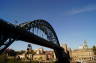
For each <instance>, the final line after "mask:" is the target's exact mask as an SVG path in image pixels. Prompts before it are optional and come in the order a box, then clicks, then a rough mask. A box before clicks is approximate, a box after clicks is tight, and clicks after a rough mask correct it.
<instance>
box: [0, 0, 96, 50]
mask: <svg viewBox="0 0 96 63" xmlns="http://www.w3.org/2000/svg"><path fill="white" fill-rule="evenodd" d="M0 18H1V19H4V20H6V21H8V22H10V23H13V24H20V23H23V22H28V21H33V20H37V19H44V20H46V21H48V22H49V23H50V24H51V25H52V27H53V28H54V30H55V32H56V33H57V36H58V39H59V42H60V44H64V43H66V44H67V45H68V47H70V48H72V49H76V48H78V47H79V46H80V45H82V43H83V41H84V40H87V42H88V45H89V47H92V46H93V45H95V44H96V0H0ZM15 21H18V23H15ZM27 44H28V43H26V42H23V41H16V42H14V43H13V44H12V45H11V46H10V47H9V48H12V49H14V50H24V49H26V47H27ZM32 46H33V49H35V48H38V46H36V45H32Z"/></svg>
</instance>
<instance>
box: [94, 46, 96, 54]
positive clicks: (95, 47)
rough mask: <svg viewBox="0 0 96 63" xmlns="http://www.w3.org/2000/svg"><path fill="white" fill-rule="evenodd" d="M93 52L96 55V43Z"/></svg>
mask: <svg viewBox="0 0 96 63" xmlns="http://www.w3.org/2000/svg"><path fill="white" fill-rule="evenodd" d="M93 52H94V54H95V55H96V46H95V45H94V46H93Z"/></svg>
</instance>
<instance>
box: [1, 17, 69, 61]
mask: <svg viewBox="0 0 96 63" xmlns="http://www.w3.org/2000/svg"><path fill="white" fill-rule="evenodd" d="M16 40H22V41H26V42H29V43H34V44H37V45H41V46H45V47H48V48H51V49H54V52H55V54H56V57H57V62H58V63H70V57H69V55H68V54H66V53H65V52H64V50H63V48H61V47H60V44H59V40H58V38H57V35H56V33H55V31H54V29H53V27H52V26H51V25H50V24H49V23H48V22H47V21H45V20H42V19H38V20H34V21H29V22H25V23H21V24H19V25H14V24H11V23H8V22H6V21H4V20H2V19H0V54H1V53H2V52H3V51H4V50H5V49H6V48H7V47H9V46H10V45H11V44H12V43H13V42H14V41H16Z"/></svg>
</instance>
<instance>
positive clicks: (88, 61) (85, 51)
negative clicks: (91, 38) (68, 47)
mask: <svg viewBox="0 0 96 63" xmlns="http://www.w3.org/2000/svg"><path fill="white" fill-rule="evenodd" d="M72 62H81V63H96V55H94V52H93V49H92V48H88V45H87V42H86V41H84V43H83V45H82V46H80V47H79V49H75V50H73V51H72Z"/></svg>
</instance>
